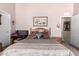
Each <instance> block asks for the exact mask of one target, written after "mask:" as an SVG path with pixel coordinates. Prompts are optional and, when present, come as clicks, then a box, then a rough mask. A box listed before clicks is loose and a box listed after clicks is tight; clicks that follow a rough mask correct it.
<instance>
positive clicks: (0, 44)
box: [0, 43, 3, 52]
mask: <svg viewBox="0 0 79 59" xmlns="http://www.w3.org/2000/svg"><path fill="white" fill-rule="evenodd" d="M1 51H3V47H2V43H0V52H1Z"/></svg>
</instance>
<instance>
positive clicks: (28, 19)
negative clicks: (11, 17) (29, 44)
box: [15, 3, 73, 36]
mask: <svg viewBox="0 0 79 59" xmlns="http://www.w3.org/2000/svg"><path fill="white" fill-rule="evenodd" d="M15 9H16V29H22V30H26V29H30V28H31V27H33V16H48V27H51V34H52V35H51V36H61V28H60V29H57V24H58V23H60V16H63V15H64V13H65V12H69V13H70V14H71V15H72V14H73V4H68V3H66V4H64V3H63V4H59V3H53V4H42V3H41V4H24V3H23V4H21V3H20V4H19V3H17V4H16V5H15ZM60 24H61V23H60Z"/></svg>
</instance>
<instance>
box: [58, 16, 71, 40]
mask: <svg viewBox="0 0 79 59" xmlns="http://www.w3.org/2000/svg"><path fill="white" fill-rule="evenodd" d="M62 17H70V18H71V19H72V16H60V22H61V23H60V24H61V25H60V27H61V38H62V41H64V39H63V20H62Z"/></svg>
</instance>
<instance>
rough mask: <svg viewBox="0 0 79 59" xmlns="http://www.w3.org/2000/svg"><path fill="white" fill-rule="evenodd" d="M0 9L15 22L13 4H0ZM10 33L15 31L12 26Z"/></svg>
mask: <svg viewBox="0 0 79 59" xmlns="http://www.w3.org/2000/svg"><path fill="white" fill-rule="evenodd" d="M0 9H1V10H3V11H5V12H7V13H9V14H10V15H11V20H15V4H13V3H0ZM11 27H12V31H14V30H15V28H14V26H13V25H11Z"/></svg>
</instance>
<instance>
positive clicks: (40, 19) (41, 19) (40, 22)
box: [33, 16, 48, 26]
mask: <svg viewBox="0 0 79 59" xmlns="http://www.w3.org/2000/svg"><path fill="white" fill-rule="evenodd" d="M33 26H48V17H47V16H35V17H33Z"/></svg>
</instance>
